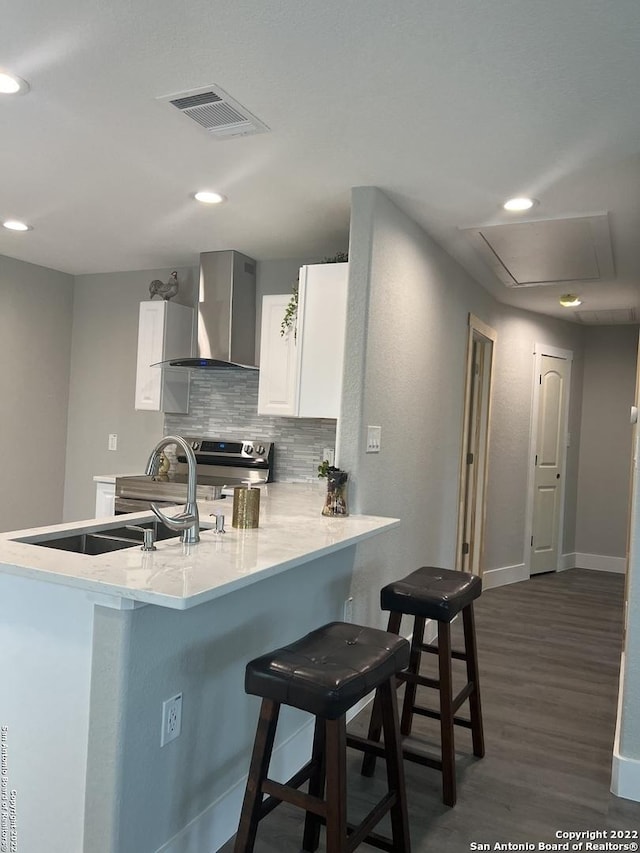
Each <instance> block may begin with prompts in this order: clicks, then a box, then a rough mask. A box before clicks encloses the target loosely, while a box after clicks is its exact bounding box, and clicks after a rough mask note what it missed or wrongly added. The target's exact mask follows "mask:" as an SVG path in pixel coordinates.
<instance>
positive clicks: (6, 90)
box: [0, 71, 29, 95]
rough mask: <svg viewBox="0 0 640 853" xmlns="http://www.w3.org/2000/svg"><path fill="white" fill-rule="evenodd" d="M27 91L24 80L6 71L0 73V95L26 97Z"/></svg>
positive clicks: (27, 85) (26, 84)
mask: <svg viewBox="0 0 640 853" xmlns="http://www.w3.org/2000/svg"><path fill="white" fill-rule="evenodd" d="M28 91H29V84H28V83H27V81H26V80H23V79H22V78H21V77H16V75H15V74H10V73H9V72H8V71H0V95H26V93H27V92H28Z"/></svg>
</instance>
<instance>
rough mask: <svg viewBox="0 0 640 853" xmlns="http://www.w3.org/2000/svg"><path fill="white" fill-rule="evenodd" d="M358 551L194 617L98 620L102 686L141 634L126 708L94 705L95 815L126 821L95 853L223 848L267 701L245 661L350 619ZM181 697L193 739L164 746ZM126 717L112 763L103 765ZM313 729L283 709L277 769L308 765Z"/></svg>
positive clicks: (163, 612)
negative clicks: (111, 732) (115, 656)
mask: <svg viewBox="0 0 640 853" xmlns="http://www.w3.org/2000/svg"><path fill="white" fill-rule="evenodd" d="M354 555H355V546H351V547H347V548H344V549H342V550H341V551H339V552H337V553H334V554H330V555H327V556H325V557H322V558H320V559H316V560H313V561H311V562H308V563H305V564H303V565H300V566H298V567H297V568H295V569H294V570H292V571H288V572H284V573H283V574H280V575H276V576H274V577H270V578H267V579H265V580H263V581H261V582H259V583H255V584H253V585H251V586H248V587H245V588H244V589H242V590H238V591H236V592H234V593H230V594H228V595H226V596H224V597H223V598H219V599H215V600H213V601H210V602H207V603H205V604H202V605H200V606H198V607H194V608H192V609H189V610H187V611H182V612H180V611H176V610H171V609H168V608H164V607H155V606H146V607H142V608H140V609H137V610H134V611H128V612H119V611H110V612H109V613H108V614H107V616H108V618H106V619H103V618H101V617H99V616H97V617H96V637H95V645H94V663H93V670H94V674H93V678H94V682H95V681H100V680H101V679H102V677H103V676H102V672H103V671H106V672H109V671H112V648H113V644H118V643H120V642H121V637H122V633H123V629H124V625H125V623H128V625H129V627H127V629H126V633H127V636H128V641H127V652H126V655H127V665H126V667H125V668H124V669H123V670H122V677H123V680H122V683H121V685H120V688H118V689H119V690H120V692H119V695H117V696H116V697H114V702H115V706H116V707H115V708H114V707H112V708H109V707H107V706H105V705H104V704H100V705H96V704H94V705H92V717H91V728H90V733H89V778H88V780H87V814H88V815H89V814H91V815H93V816H94V820H96V821H97V820H98V817H97V815H98V813H99V810H100V808H102V807H103V805H104V807H105V808H106V807H107V804H109V803H110V805H109V806H108V807H109V809H110V813H109V815H106V816H103V818H106V819H107V820H109V819H111V820H113V821H115V822H116V824H117V825H116V826H114V827H113V832H110V833H103V834H100V833H95V834H93V846H92V847H91V853H115V851H117V853H147V851H148V853H153V851H160V850H162V851H163V853H164V851H167V853H169V851H171V853H191V851H192V850H193V851H196V850H200V851H202V850H207V851H209V850H217V849H218V848H219V847H220V846H221V845H222V844H223V843H224V842H225V841H226V839H227V838H229V837H230V836H231V835H232V834H233V833H234V832H235V831H236V828H237V820H238V816H239V808H240V803H241V799H242V794H243V785H244V779H245V777H246V774H247V772H248V767H249V757H250V751H251V746H252V743H253V738H254V735H255V726H256V722H257V717H258V709H259V704H260V702H259V699H258V698H256V697H253V696H247V695H246V694H245V693H244V670H245V665H246V663H247V661H249V660H250V659H252V658H253V657H255V656H257V655H259V654H262V653H263V652H265V651H268V650H271V649H275V648H277V647H279V646H281V645H284V644H286V643H288V642H291V641H293V640H295V639H297V638H298V637H300V636H302V635H304V634H305V633H307V632H308V631H310V630H312V629H314V628H316V627H318V626H320V625H323V624H325V623H327V622H330V621H332V620H335V619H341V618H342V615H343V604H344V600H345V598H346V597H347V596H348V590H349V584H350V581H351V574H352V568H353V564H354ZM98 610H100V608H98ZM120 623H122V624H120ZM112 641H113V642H112ZM110 681H111V683H112V684H114V685H116V684H117V679H113V678H112V677H111V678H110ZM180 692H181V693H182V694H183V701H182V733H181V735H180V736H179V737H178V738H177V739H176V740H174V741H172V742H171V743H169V744H167V745H166V746H165V747H162V748H161V747H160V729H161V706H162V702H163V701H164V700H165V699H168V698H170V697H171V696H174V695H175V694H176V693H180ZM105 715H106V716H107V717H109V719H106V720H105ZM114 721H119V726H120V729H119V733H118V737H116V738H114V743H113V749H114V754H113V755H112V756H111V758H110V760H109V761H108V762H107V763H106V765H105V763H104V762H102V761H95V760H93V758H94V757H95V755H96V751H97V752H100V750H104V731H105V730H106V729H108V728H109V726H111V727H113V726H114ZM311 722H312V718H311V717H310V716H309V715H307V714H304V713H302V712H299V711H296V710H294V709H289V708H283V711H282V714H281V723H280V726H279V730H278V739H277V745H280V746H281V749H280V750H279V753H278V758H277V760H276V764H280V766H282V767H283V768H284V767H286V770H284V771H283V773H284V775H286V773H287V772H289V770H290V768H291V767H292V765H293V767H294V769H297V767H299V766H300V765H301V764H302V763H303V762H304V761H305V760H306V758H307V757H308V756H302V757H300V756H299V755H298V754H297V752H298V751H299V750H300V744H301V743H304V742H305V739H306V734H307V732H308V734H309V740H310V735H311V731H312V729H311ZM105 726H106V729H105ZM297 734H299V735H300V736H299V737H296V735H297ZM105 767H106V771H107V772H105ZM275 775H276V776H278V773H277V771H276V774H275ZM284 775H280V776H279V778H281V779H282V781H284ZM113 791H117V792H118V802H117V804H115V805H114V803H113V801H112V799H111V800H110V798H111V794H112V792H113ZM96 825H98V823H96ZM188 825H189V826H188ZM99 835H102V837H103V838H104V839H105V842H104V844H100V841H99V837H98V836H99ZM109 838H110V839H111V842H109V843H108V842H107V839H109ZM96 845H97V846H96Z"/></svg>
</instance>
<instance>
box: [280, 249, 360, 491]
mask: <svg viewBox="0 0 640 853" xmlns="http://www.w3.org/2000/svg"><path fill="white" fill-rule="evenodd" d="M348 260H349V255H348V253H347V252H338V253H337V254H335V255H334V256H333V257H332V258H323V259H322V261H321V262H320V263H323V264H344V263H346V262H347V261H348ZM298 288H299V283H298V282H296V283H295V284H294V285H293V292H292V294H291V299H290V300H289V303H288V305H287V307H286V309H285V312H284V317H283V318H282V323H280V335H281V336H282V337H284V336H285V335H286V334H288V332H290V331H291V329H293V334H294V337H295V335H296V320H297V318H298ZM324 476H326V474H325V475H324Z"/></svg>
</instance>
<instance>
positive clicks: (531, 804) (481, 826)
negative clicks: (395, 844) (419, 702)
mask: <svg viewBox="0 0 640 853" xmlns="http://www.w3.org/2000/svg"><path fill="white" fill-rule="evenodd" d="M623 587H624V578H623V576H622V575H615V574H610V573H606V572H593V571H585V570H581V569H571V570H569V571H566V572H561V573H559V574H550V575H539V576H537V577H535V578H532V579H531V580H529V581H524V582H522V583H518V584H512V585H510V586H506V587H501V588H499V589H492V590H488V591H486V592H484V593H483V594H482V596H481V597H480V599H479V600H478V601H477V603H476V606H475V617H476V630H477V636H478V658H479V667H480V686H481V691H482V710H483V718H484V729H485V741H486V755H485V757H484V758H483V759H475V758H474V757H473V755H472V748H471V732H470V731H467V730H466V729H463V728H458V729H457V730H456V754H457V760H456V771H457V782H458V802H457V805H456V806H455V808H453V809H449V808H447V807H446V806H444V805H443V804H442V802H441V778H440V774H439V773H438V772H437V771H435V770H430V769H429V768H425V767H421V766H418V765H415V764H411V763H409V762H405V765H404V766H405V775H406V781H407V796H408V802H409V822H410V827H411V837H412V849H413V851H414V853H436V851H437V853H466V851H468V850H469V849H470V847H469V845H470V842H472V841H476V842H486V843H490V844H493V843H495V842H496V841H501V842H508V841H512V842H525V841H529V842H538V841H546V842H548V841H555V840H557V839H556V838H555V833H556V831H557V830H563V829H565V830H566V829H573V830H579V829H637V830H640V803H635V802H631V801H629V800H621V799H619V798H617V797H614V796H613V795H612V794H610V793H609V783H610V778H611V756H612V750H613V738H614V731H615V718H616V701H617V690H618V670H619V665H620V651H621V644H622V608H623ZM459 621H460V620H456V622H455V623H454V625H453V626H452V637H453V647H454V648H461V647H462V625H461V624H458V622H459ZM434 661H435V657H434V656H432V655H424V656H423V667H422V671H423V673H424V674H430V673H431V672H433V670H432V669H431V668H430V664H431V666H433V664H434ZM464 680H465V679H464V664H462V663H460V662H454V686H455V685H458V684H460V683H464ZM431 692H432V691H427V694H428V693H431ZM401 695H402V693H400V696H401ZM418 695H419V696H420V695H421V694H420V692H419V693H418ZM428 704H430V705H431V707H433V702H432V701H431V702H429V703H428ZM462 711H466V707H465V706H463V708H462V709H461V712H462ZM368 722H369V709H367V710H365V711H364V712H363V713H362V714H360V715H359V716H358V717H357V718H356V719H355V720H354V721H353V722H352V723H351V724H350V730H352V731H353V732H355V733H357V734H361V735H364V734H366V730H367V726H368ZM438 729H439V724H438V722H437V721H436V720H429V719H427V718H422V717H421V718H416V720H415V723H414V734H415V735H416V737H415V738H412V742H413V743H415V744H418V745H420V746H424V747H425V749H427V748H428V746H429V744H431V747H432V751H433V748H434V747H435V746H437V743H438V736H439V734H438ZM427 751H428V749H427ZM359 766H360V756H359V754H358V753H356V752H355V751H349V764H348V769H349V786H350V787H349V820H350V821H351V822H355V821H357V820H359V819H360V818H361V817H362V816H363V815H364V814H366V813H367V811H368V810H369V808H370V807H371V804H372V803H374V802H375V801H376V799H377V798H379V797H380V796H381V795H382V793H383V792H384V790H385V786H386V779H385V771H384V762H382V761H380V762H378V766H377V768H376V773H375V776H374V777H373V778H372V779H368V778H363V777H362V776H360V774H359V772H358V771H359ZM303 824H304V818H303V815H302V814H299V813H297V812H296V811H295V809H291V808H290V807H287V806H281V807H279V808H278V809H276V810H275V811H274V812H273V813H272V814H271V815H269V817H268V818H266V819H265V820H264V821H262V823H261V824H260V828H259V830H258V840H257V842H256V847H255V851H256V853H289V851H298V850H300V846H301V841H302V830H303ZM381 827H382V828H381V829H380V831H381V832H385V831H388V826H387V825H386V824H381ZM324 843H325V839H324V832H323V834H322V837H321V843H320V851H324V850H325V849H326V848H325V846H324ZM361 849H362V850H363V851H364V850H369V849H372V848H369V847H367V846H366V845H363V846H362V848H361ZM222 850H223V853H230V851H231V850H232V844H227V845H225V846H224V847H223V848H222Z"/></svg>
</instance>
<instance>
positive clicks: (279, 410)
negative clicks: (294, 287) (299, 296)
mask: <svg viewBox="0 0 640 853" xmlns="http://www.w3.org/2000/svg"><path fill="white" fill-rule="evenodd" d="M289 299H290V296H289V295H286V294H285V295H281V296H265V297H263V299H262V334H261V338H260V340H261V344H260V381H259V386H258V413H259V414H262V415H288V416H289V417H293V416H295V414H296V408H297V381H296V379H297V373H296V367H297V353H296V345H295V343H296V342H295V336H294V334H293V330H290V331H289V332H287V334H286V335H284V336H283V335H281V334H280V331H281V329H280V325H281V323H282V318H283V317H284V312H285V310H286V308H287V305H288V304H289Z"/></svg>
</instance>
